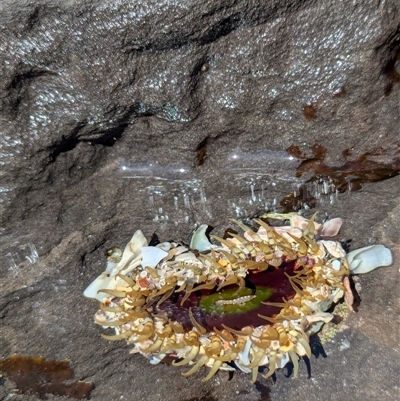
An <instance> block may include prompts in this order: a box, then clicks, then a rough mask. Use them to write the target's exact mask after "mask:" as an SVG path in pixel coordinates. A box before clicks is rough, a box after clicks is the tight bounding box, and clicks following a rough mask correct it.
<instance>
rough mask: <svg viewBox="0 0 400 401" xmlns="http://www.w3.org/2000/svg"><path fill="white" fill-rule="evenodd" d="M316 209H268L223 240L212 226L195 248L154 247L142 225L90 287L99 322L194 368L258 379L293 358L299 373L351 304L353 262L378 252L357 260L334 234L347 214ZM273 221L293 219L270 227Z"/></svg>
mask: <svg viewBox="0 0 400 401" xmlns="http://www.w3.org/2000/svg"><path fill="white" fill-rule="evenodd" d="M314 217H315V215H314V216H313V217H312V218H311V219H309V220H308V219H305V218H304V217H302V216H300V215H298V214H296V213H292V214H290V215H281V214H266V215H264V216H263V217H262V218H261V219H259V220H255V223H256V224H257V226H258V229H257V230H253V229H251V228H249V227H247V226H245V225H244V224H242V223H241V222H238V221H235V223H236V224H237V225H238V226H239V227H240V228H241V229H242V230H243V231H244V234H243V236H240V235H238V234H236V233H234V232H232V231H231V232H228V233H227V236H226V238H219V237H216V236H213V239H214V240H216V241H218V242H219V245H213V244H211V242H210V241H209V240H208V239H207V238H206V236H205V232H206V228H207V227H206V226H205V225H202V226H200V227H199V229H198V230H197V231H196V232H195V233H194V235H193V237H192V241H191V244H190V247H187V246H185V245H181V244H178V243H176V242H163V243H159V244H158V245H155V246H148V242H147V240H146V238H145V237H144V235H143V233H142V232H141V231H136V233H135V234H134V235H133V237H132V239H131V241H130V242H129V243H128V244H127V246H126V247H125V250H124V252H123V253H121V251H120V250H119V249H118V248H117V249H114V250H113V251H111V255H110V257H109V261H108V265H107V268H106V271H105V272H104V273H102V274H101V275H100V276H99V277H98V278H97V279H96V280H95V281H94V282H93V283H92V284H90V285H89V287H88V288H87V289H86V290H85V292H84V295H85V296H87V297H90V298H95V299H97V300H100V302H101V304H100V310H99V311H98V312H97V313H96V315H95V322H96V323H97V324H99V325H101V326H103V327H111V328H113V329H114V330H115V334H112V335H103V337H104V338H105V339H107V340H122V339H124V340H126V341H127V343H128V344H129V345H131V346H132V351H131V352H132V353H140V354H142V355H144V356H146V357H147V358H148V359H149V360H150V363H152V364H156V363H159V362H160V361H162V360H163V359H164V358H165V357H166V356H169V357H172V358H173V362H172V365H174V366H184V365H190V369H189V370H188V371H186V372H185V373H183V375H184V376H188V375H191V374H193V373H195V372H197V371H198V370H199V369H200V368H201V367H203V366H208V367H210V368H211V369H210V371H209V372H208V374H207V376H206V377H205V378H204V379H203V380H204V381H206V380H209V379H210V378H211V377H212V376H213V375H214V374H215V373H216V372H217V371H218V370H219V369H224V370H234V369H235V368H239V369H240V370H242V371H244V372H247V373H251V374H252V380H253V381H256V379H257V375H258V373H259V368H260V367H264V368H265V369H264V371H265V372H266V373H265V374H264V375H263V376H264V377H265V378H267V377H270V376H271V375H272V374H273V373H274V372H275V370H276V369H278V368H282V367H284V366H285V365H286V364H287V363H288V362H291V363H292V364H293V374H294V377H296V376H297V374H298V365H299V359H300V358H301V357H305V356H307V357H309V356H310V355H311V349H310V345H309V336H310V335H311V334H315V333H317V332H318V331H319V330H320V329H321V328H322V326H323V325H324V324H325V323H328V322H329V321H330V320H331V319H332V318H333V315H332V314H331V313H329V310H330V308H331V306H332V305H333V304H335V303H337V302H338V301H339V300H341V299H342V298H345V300H346V301H347V302H348V303H350V305H349V306H350V307H351V303H352V299H353V298H352V296H351V294H350V293H349V292H350V291H351V290H350V285H349V282H348V280H349V279H348V276H349V274H350V268H349V264H350V265H354V268H357V267H358V266H360V264H365V262H363V261H359V260H358V259H360V258H361V259H362V258H363V255H367V257H368V258H370V257H371V255H370V253H371V252H372V253H373V251H374V248H368V249H367V251H365V252H359V253H356V254H354V255H353V256H352V257H351V260H350V261H349V259H347V258H346V253H345V251H344V250H343V248H342V246H341V244H340V243H339V242H337V241H333V240H332V239H328V238H327V237H328V236H333V235H336V234H337V233H338V231H339V229H340V225H341V224H342V220H341V219H332V220H330V221H328V222H326V223H324V224H317V223H315V222H314ZM273 220H286V221H287V220H288V221H289V222H290V225H286V226H285V225H284V226H282V225H280V226H270V225H269V224H268V222H270V221H273ZM380 247H382V246H380ZM196 248H197V249H196ZM385 249H386V251H384V252H383V250H382V248H379V249H378V250H379V254H374V257H375V256H376V258H375V259H376V260H375V262H374V263H375V267H377V265H380V259H379V258H380V256H379V255H381V254H384V256H385V261H384V263H382V264H388V263H389V262H390V260H389V259H391V254H390V251H389V250H387V248H385ZM370 268H371V266H370V264H368V269H369V270H370Z"/></svg>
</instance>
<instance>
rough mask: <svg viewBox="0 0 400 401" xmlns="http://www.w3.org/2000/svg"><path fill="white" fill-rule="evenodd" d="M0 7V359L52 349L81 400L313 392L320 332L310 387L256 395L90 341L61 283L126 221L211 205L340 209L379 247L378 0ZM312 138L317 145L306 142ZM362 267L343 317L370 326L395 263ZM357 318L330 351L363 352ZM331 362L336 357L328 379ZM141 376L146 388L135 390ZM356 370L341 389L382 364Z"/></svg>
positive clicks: (394, 105)
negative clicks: (357, 300) (352, 309)
mask: <svg viewBox="0 0 400 401" xmlns="http://www.w3.org/2000/svg"><path fill="white" fill-rule="evenodd" d="M1 7H2V9H1V15H0V21H1V23H0V26H1V28H0V49H1V51H0V58H1V67H0V68H1V76H2V79H1V82H0V105H1V117H0V132H1V150H0V152H1V163H2V175H1V181H2V183H1V192H0V208H1V230H2V238H1V239H0V244H1V246H2V250H3V254H2V255H1V265H0V273H1V274H2V277H3V278H4V286H3V295H4V298H3V300H2V303H1V305H2V310H1V313H2V318H3V321H4V322H5V326H4V327H5V329H4V331H3V332H2V336H3V338H2V344H3V343H4V344H5V346H4V348H2V349H1V351H0V352H1V357H8V356H9V355H10V354H11V353H13V352H17V351H18V352H19V353H22V354H24V355H30V356H43V357H46V358H48V359H56V360H64V359H66V358H70V359H71V361H72V364H73V365H74V367H75V369H76V370H75V372H76V375H77V378H78V379H82V378H85V379H86V378H89V379H90V381H93V382H95V384H96V386H97V387H96V389H95V390H94V392H93V394H94V396H95V394H97V397H100V398H101V397H103V398H104V399H106V398H107V399H116V398H117V397H119V396H120V395H126V396H127V397H128V394H129V396H130V395H131V394H132V391H136V393H135V399H138V400H139V399H141V398H143V399H148V398H149V394H151V395H152V397H153V398H152V399H161V398H162V399H167V398H166V397H168V396H167V395H166V394H174V391H175V390H176V391H178V390H177V389H178V388H181V389H182V390H179V391H181V392H182V397H181V399H182V400H184V399H199V400H200V399H204V400H206V399H210V400H211V399H212V397H214V398H215V397H218V400H220V401H222V400H224V399H229V400H241V399H244V398H245V397H247V398H246V399H257V397H258V398H259V399H266V398H267V397H269V396H270V395H271V396H272V397H273V396H274V394H275V396H276V397H277V398H282V397H283V396H282V394H286V393H287V394H289V395H291V396H292V395H293V394H295V391H298V389H300V390H299V391H303V392H304V397H303V398H307V397H306V394H308V398H307V399H312V396H310V395H309V394H310V393H313V392H314V391H315V397H314V398H315V399H320V398H323V397H322V395H321V391H322V392H324V391H326V389H327V388H329V387H331V388H335V386H336V384H335V380H338V381H340V380H341V378H343V377H345V376H346V375H347V374H348V375H350V374H351V370H350V367H348V368H346V367H343V366H342V365H341V363H340V362H338V360H339V361H340V358H341V355H342V354H341V352H339V351H338V348H339V345H337V344H338V343H337V344H336V343H335V344H333V345H332V356H331V357H330V358H328V360H323V361H321V360H318V362H317V365H318V367H317V368H315V370H314V373H315V375H316V376H317V375H318V371H319V370H321V372H323V373H321V376H319V378H318V377H317V378H316V380H319V384H321V383H322V384H323V385H320V386H319V387H318V388H317V387H312V386H311V387H310V382H308V384H304V383H303V381H300V383H299V382H297V381H290V383H288V382H285V383H284V384H282V385H279V386H278V387H276V388H275V390H274V391H272V393H271V394H270V395H266V394H269V393H268V392H266V391H264V392H263V391H261V390H259V389H260V388H261V387H259V388H258V389H257V388H254V387H252V386H251V385H250V384H249V383H248V380H247V377H245V376H242V375H240V374H239V375H236V376H235V378H234V379H233V381H232V382H226V380H227V376H226V375H224V374H223V373H222V374H221V375H219V376H218V378H216V379H215V380H214V381H213V382H211V383H208V384H202V383H200V382H195V381H194V380H187V379H184V378H182V377H180V376H179V375H178V370H177V369H175V370H174V369H173V373H171V368H169V367H167V366H157V367H153V366H148V365H147V364H146V361H143V360H142V359H141V358H136V357H131V356H129V355H128V354H127V352H126V349H125V348H124V346H121V345H120V344H117V345H115V344H109V343H107V342H105V341H104V340H102V339H101V338H100V337H99V330H98V329H97V328H96V327H94V325H92V324H91V322H92V315H93V312H94V310H95V309H96V306H95V305H93V304H92V303H91V302H90V301H88V300H84V299H82V298H81V295H80V294H81V292H82V290H83V288H84V287H85V286H86V285H87V284H88V283H89V282H90V280H91V279H92V278H93V277H95V276H96V275H97V274H98V272H100V271H101V268H102V266H103V263H104V252H105V251H106V250H107V249H109V248H110V247H112V246H115V245H124V244H125V243H126V242H127V240H128V239H129V237H130V235H131V234H132V232H133V231H134V230H135V229H137V228H141V229H142V230H143V231H144V232H145V234H146V235H147V236H148V237H150V236H151V234H152V233H153V232H154V231H157V232H158V233H159V234H160V236H161V237H163V238H164V239H171V238H176V239H181V240H183V241H186V242H188V236H189V234H190V230H191V229H193V227H194V224H195V223H196V222H203V223H204V222H206V223H209V224H212V225H214V226H216V227H217V230H218V229H220V231H222V232H223V231H224V229H225V228H227V226H228V225H229V223H228V218H229V217H240V218H245V217H250V216H251V215H253V214H257V213H258V212H259V211H260V210H263V209H265V208H275V207H279V204H280V203H281V204H282V202H281V201H282V200H283V204H285V205H289V206H290V205H294V203H293V202H291V200H292V199H295V200H296V204H298V202H300V203H299V204H300V207H303V206H304V204H306V206H315V207H316V208H317V209H319V210H321V214H322V215H323V213H324V212H326V213H328V214H329V215H332V216H333V215H340V216H341V217H343V218H344V220H345V226H344V230H345V231H344V234H343V235H344V236H345V237H346V238H347V239H349V238H353V239H354V242H353V244H354V245H353V246H354V247H357V246H363V245H368V244H370V243H374V242H380V241H381V242H383V243H386V244H387V245H389V246H391V247H392V248H396V247H398V246H399V239H398V234H397V232H398V231H397V230H396V229H395V228H393V227H398V224H397V225H396V222H397V223H398V221H397V220H398V219H397V217H395V216H396V214H395V212H394V210H395V207H396V205H397V203H398V201H397V199H398V198H397V197H398V195H399V193H398V179H397V178H390V179H388V180H387V181H382V182H377V181H379V180H382V179H387V178H389V177H394V176H395V175H396V174H398V173H399V171H400V162H399V143H398V132H399V129H398V128H399V122H398V116H399V108H398V105H399V104H400V85H399V68H398V65H399V57H400V56H399V43H400V35H399V30H398V26H399V23H400V11H399V9H398V6H397V2H396V1H394V0H392V1H388V2H379V3H377V2H362V3H360V4H356V5H353V4H350V3H348V4H347V3H346V2H343V3H342V2H336V1H328V0H327V1H322V2H317V3H315V2H311V1H307V2H301V1H289V0H275V1H270V2H268V4H266V3H265V2H261V1H260V2H258V1H256V2H254V1H244V2H232V1H219V2H213V1H203V2H200V3H199V2H198V1H179V2H176V1H171V0H169V1H168V0H165V1H150V0H148V1H145V2H131V1H123V0H122V1H119V2H106V1H86V2H77V1H69V2H61V1H59V2H58V1H53V2H51V3H49V2H45V1H36V2H34V3H32V2H11V1H8V0H7V1H3V2H2V6H1ZM315 149H325V151H324V153H323V157H321V155H320V154H319V153H318V152H317V153H316V152H315ZM287 150H289V151H287ZM343 166H345V167H343ZM348 166H351V168H352V169H353V170H351V174H347V175H346V176H345V180H347V181H348V182H350V184H351V182H352V180H353V179H354V181H357V177H359V176H360V175H361V176H362V177H363V178H365V179H363V180H361V179H359V180H358V181H357V182H359V181H361V184H362V185H360V187H361V190H360V191H359V192H355V193H347V194H346V193H344V194H337V193H336V189H338V188H339V183H338V182H337V181H335V172H336V171H340V172H343V170H346V169H347V170H346V171H347V173H349V171H348ZM360 166H361V167H360ZM362 166H368V171H366V170H365V169H363V168H362ZM372 170H373V171H372ZM300 173H301V174H300ZM357 174H358V175H357ZM316 175H317V177H315V176H316ZM354 177H355V178H354ZM310 179H311V181H309V180H310ZM347 181H345V182H347ZM368 182H375V183H374V184H368ZM302 185H306V186H307V190H306V191H305V190H300V188H302ZM350 188H351V185H350ZM340 189H341V190H343V188H342V187H340ZM354 189H356V188H354ZM299 194H307V195H301V196H300V195H299ZM292 195H293V196H292ZM288 200H290V202H286V201H288ZM285 202H286V203H285ZM388 216H389V217H388ZM321 218H322V216H321ZM396 219H397V220H396ZM385 222H386V223H385ZM31 245H32V246H33V248H32V246H31ZM35 251H36V252H37V255H36V256H37V258H38V261H37V262H36V263H31V262H35V260H36V256H35V255H34V252H35ZM29 252H30V253H29ZM33 259H35V260H33ZM24 260H25V261H24ZM385 272H390V273H385ZM374 274H375V275H374V276H373V278H368V277H366V278H363V280H365V283H366V284H365V287H366V288H367V289H369V290H366V292H365V295H362V298H363V297H364V298H365V300H364V302H366V304H367V305H369V306H371V307H373V309H374V313H373V314H372V315H370V314H369V313H368V311H367V310H365V309H364V310H363V304H361V307H360V308H361V309H360V313H363V319H365V320H364V321H370V323H371V325H370V326H368V327H372V328H373V327H375V326H376V321H377V320H376V319H377V316H379V315H380V314H383V316H384V321H385V322H386V324H387V325H388V326H389V329H388V330H387V332H388V333H389V332H390V329H391V330H392V331H393V330H395V327H394V326H393V325H394V322H393V320H392V319H390V316H391V314H392V313H393V310H395V308H397V310H398V304H396V305H397V306H396V305H393V306H392V307H391V308H392V310H391V311H389V310H388V309H387V308H386V303H385V300H384V299H382V297H381V296H380V295H382V293H383V294H385V292H386V293H388V291H393V292H395V291H394V289H393V287H392V284H390V283H393V280H392V281H391V280H390V277H393V276H395V275H396V274H398V269H396V268H389V270H382V272H381V271H379V273H378V272H377V273H374ZM387 274H389V275H390V276H388V275H387ZM378 276H379V280H377V279H376V277H378ZM375 286H377V287H378V286H382V289H383V290H382V293H380V292H378V293H377V292H376V291H375ZM357 319H358V316H355V317H354V319H353V320H352V322H351V324H352V326H351V330H353V331H352V333H354V332H355V333H356V334H351V335H350V337H351V336H353V337H351V338H350V340H349V341H350V344H351V347H350V349H348V350H346V351H343V352H347V353H348V354H347V355H348V356H347V357H346V358H347V359H346V358H345V360H346V361H348V362H347V363H348V365H350V364H351V361H352V358H353V357H354V358H356V360H357V361H359V362H358V363H359V364H360V366H361V365H362V364H364V366H367V367H368V366H371V364H372V363H375V362H376V361H375V362H373V361H370V360H368V357H367V355H369V354H368V352H370V351H371V349H372V348H373V347H375V342H376V332H375V331H373V329H371V331H369V332H368V333H365V334H364V329H365V326H364V328H362V327H361V328H359V327H358V326H357V323H356V322H357ZM387 336H388V337H387V338H384V339H383V340H382V344H381V345H380V346H379V347H378V348H379V351H378V356H381V360H382V361H386V365H385V366H388V369H389V370H390V372H393V371H394V369H395V363H396V362H395V361H396V360H398V358H397V359H394V358H393V359H392V358H391V352H399V350H398V346H397V345H396V344H393V343H392V342H391V341H390V338H389V337H390V334H387ZM3 340H4V341H3ZM353 340H354V341H353ZM357 344H360V346H358V345H357ZM396 347H397V348H396ZM393 349H394V351H393ZM353 353H354V354H353ZM378 356H377V358H378ZM338 358H339V359H338ZM348 365H346V366H348ZM378 365H379V364H378ZM379 366H381V365H379ZM397 366H398V364H397ZM330 369H333V370H334V371H335V372H340V375H342V373H341V372H342V371H343V369H348V371H347V370H345V371H343V375H342V376H340V377H341V378H340V377H338V375H339V373H338V374H334V375H329V370H330ZM371 369H372V368H371ZM138 371H139V372H141V374H140V375H138V374H137V373H132V372H138ZM170 374H175V375H176V376H177V377H176V379H175V378H174V381H173V382H172V381H171V380H170V379H168V380H166V379H165V378H166V377H168V376H169V375H170ZM79 375H81V376H80V377H79ZM332 376H334V377H335V378H332ZM116 377H118V380H119V381H120V383H121V384H120V386H114V387H113V386H111V385H110V383H113V382H114V381H115V380H116ZM199 377H201V375H200V376H199ZM149 378H152V380H150V381H149ZM394 379H395V378H394ZM157 380H158V382H157V386H159V387H158V388H159V390H157V391H158V392H157V394H158V395H157V394H155V393H154V392H153V391H154V387H151V386H149V383H150V382H151V383H155V382H156V381H157ZM322 380H323V381H322ZM367 380H369V383H370V384H369V385H368V386H364V385H363V383H365V382H367ZM359 381H360V383H358V384H357V383H356V382H355V381H354V380H353V381H351V385H349V386H348V387H347V388H346V389H344V388H343V391H346V393H345V395H343V398H341V399H349V398H353V399H360V397H361V398H362V397H368V396H369V395H371V394H372V393H373V394H375V393H374V392H375V391H376V392H378V390H379V389H382V388H385V391H386V389H387V388H393V375H390V374H389V375H387V376H385V377H381V376H380V375H378V376H373V377H372V375H371V376H368V375H366V374H363V375H362V376H361V379H360V380H359ZM133 382H134V385H132V383H133ZM188 383H190V386H191V387H189V385H188ZM218 383H223V384H222V386H223V388H224V391H222V390H220V388H222V387H217V385H218ZM268 384H270V383H269V382H268ZM7 385H8V384H7ZM302 386H303V387H302ZM391 386H392V387H391ZM0 391H1V388H0ZM96 391H97V393H96ZM368 391H369V392H370V393H368ZM371 392H372V393H371ZM368 394H369V395H368ZM377 394H378V393H377ZM382 394H383V393H382ZM289 395H288V397H289ZM336 395H337V394H336ZM32 397H33V396H32ZM157 397H158V398H157ZM195 397H197V398H195ZM207 397H208V398H207ZM318 397H319V398H318ZM324 397H325V399H333V398H332V397H333V396H329V395H326V396H325V395H324ZM329 397H331V398H329ZM357 397H359V398H357ZM371 397H372V395H371ZM371 397H370V398H371ZM383 397H385V396H383ZM100 398H99V399H100ZM32 399H33V398H32ZM174 399H176V398H175V396H174ZM336 399H340V398H336ZM380 399H390V398H389V396H388V398H382V396H380Z"/></svg>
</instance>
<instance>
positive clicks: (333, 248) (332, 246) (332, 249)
mask: <svg viewBox="0 0 400 401" xmlns="http://www.w3.org/2000/svg"><path fill="white" fill-rule="evenodd" d="M319 242H320V243H322V244H323V245H324V247H325V249H326V250H327V251H328V252H329V254H330V255H332V256H333V257H334V258H343V256H345V255H346V252H345V251H344V249H343V248H342V245H340V242H337V241H326V240H321V241H319Z"/></svg>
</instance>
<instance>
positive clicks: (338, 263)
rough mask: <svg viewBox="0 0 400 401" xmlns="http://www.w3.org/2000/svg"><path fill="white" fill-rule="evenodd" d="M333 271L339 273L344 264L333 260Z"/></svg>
mask: <svg viewBox="0 0 400 401" xmlns="http://www.w3.org/2000/svg"><path fill="white" fill-rule="evenodd" d="M331 264H332V269H334V270H336V271H339V270H340V267H341V266H342V262H341V261H340V260H339V259H335V260H332V262H331Z"/></svg>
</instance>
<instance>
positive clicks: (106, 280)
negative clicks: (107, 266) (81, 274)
mask: <svg viewBox="0 0 400 401" xmlns="http://www.w3.org/2000/svg"><path fill="white" fill-rule="evenodd" d="M111 280H112V277H110V273H109V272H108V271H105V272H103V273H101V274H100V276H98V277H97V278H96V279H95V280H94V281H92V283H90V284H89V285H88V287H87V288H86V289H85V291H83V295H84V296H85V297H86V298H92V299H97V300H98V301H100V302H102V301H103V299H104V298H105V297H106V296H107V295H106V294H104V293H99V294H98V291H99V290H101V289H104V288H110V283H111Z"/></svg>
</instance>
